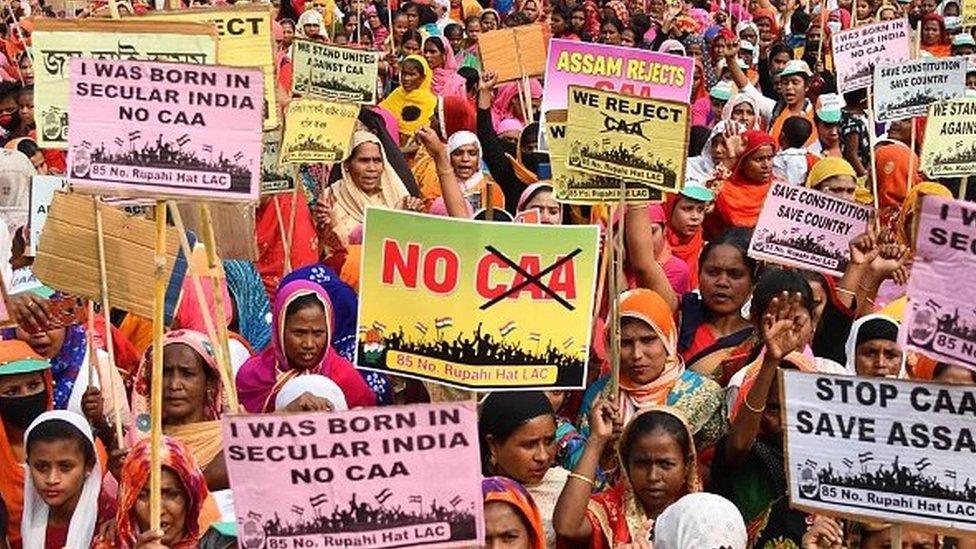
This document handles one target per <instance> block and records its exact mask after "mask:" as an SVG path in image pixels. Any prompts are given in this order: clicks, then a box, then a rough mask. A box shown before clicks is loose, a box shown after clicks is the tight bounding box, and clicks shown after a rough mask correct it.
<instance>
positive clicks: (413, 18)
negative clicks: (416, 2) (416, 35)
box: [403, 6, 420, 30]
mask: <svg viewBox="0 0 976 549" xmlns="http://www.w3.org/2000/svg"><path fill="white" fill-rule="evenodd" d="M403 13H405V14H406V16H407V28H409V29H412V30H417V29H419V28H420V10H419V9H418V8H417V6H410V7H408V8H407V9H406V10H404V12H403Z"/></svg>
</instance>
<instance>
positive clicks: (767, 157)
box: [742, 145, 774, 183]
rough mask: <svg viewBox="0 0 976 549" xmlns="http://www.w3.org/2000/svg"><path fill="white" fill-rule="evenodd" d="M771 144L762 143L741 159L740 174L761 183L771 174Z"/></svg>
mask: <svg viewBox="0 0 976 549" xmlns="http://www.w3.org/2000/svg"><path fill="white" fill-rule="evenodd" d="M773 156H774V155H773V146H772V145H763V146H761V147H759V148H758V149H756V150H755V151H754V152H753V153H752V154H750V155H749V156H747V157H746V158H744V159H743V160H742V175H743V176H745V178H746V179H748V180H750V181H753V182H756V183H762V182H764V181H768V180H769V178H770V176H772V174H773Z"/></svg>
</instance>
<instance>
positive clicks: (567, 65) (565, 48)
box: [542, 39, 695, 113]
mask: <svg viewBox="0 0 976 549" xmlns="http://www.w3.org/2000/svg"><path fill="white" fill-rule="evenodd" d="M694 66H695V62H694V59H692V58H691V57H684V56H677V55H670V54H666V53H658V52H651V51H647V50H642V49H637V48H624V47H619V46H606V45H603V44H590V43H587V42H576V41H571V40H558V39H553V40H550V41H549V57H548V64H547V66H546V85H545V90H544V92H543V94H542V112H543V113H546V112H549V111H551V110H556V109H565V108H567V107H568V106H569V86H571V85H574V84H575V85H577V86H585V87H588V88H597V89H600V90H607V91H613V92H617V93H619V94H621V95H634V96H639V97H654V98H655V99H668V100H671V101H678V102H680V103H688V102H689V100H690V99H691V84H692V80H693V78H692V75H693V72H694Z"/></svg>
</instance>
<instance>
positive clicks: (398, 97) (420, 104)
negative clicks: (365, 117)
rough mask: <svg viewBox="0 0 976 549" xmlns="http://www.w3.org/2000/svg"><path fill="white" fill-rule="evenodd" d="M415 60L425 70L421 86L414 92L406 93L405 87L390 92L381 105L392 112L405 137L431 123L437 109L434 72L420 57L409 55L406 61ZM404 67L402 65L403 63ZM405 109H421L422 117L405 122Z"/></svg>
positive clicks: (401, 86)
mask: <svg viewBox="0 0 976 549" xmlns="http://www.w3.org/2000/svg"><path fill="white" fill-rule="evenodd" d="M407 60H413V61H416V62H417V63H420V66H421V67H423V70H424V79H423V81H422V82H421V83H420V86H419V87H418V88H417V89H415V90H413V91H409V92H408V91H406V90H404V89H403V85H400V86H399V87H398V88H397V89H395V90H393V91H392V92H390V95H388V96H387V97H386V99H384V100H383V101H382V102H381V103H380V107H382V108H384V109H386V110H388V111H390V114H392V115H393V116H394V117H396V119H397V122H398V124H399V126H400V133H401V134H403V135H413V134H415V133H416V132H417V130H419V129H420V128H422V127H424V126H426V125H427V124H428V123H429V122H430V117H431V116H433V115H434V111H435V110H436V109H437V96H436V95H434V92H432V91H431V82H432V81H433V79H434V71H432V70H430V65H428V64H427V60H426V59H424V58H423V57H421V56H419V55H408V56H407V57H406V58H405V59H404V61H407ZM401 65H402V63H401ZM405 107H416V108H418V109H420V116H418V117H417V118H416V119H415V120H405V119H404V118H403V109H404V108H405Z"/></svg>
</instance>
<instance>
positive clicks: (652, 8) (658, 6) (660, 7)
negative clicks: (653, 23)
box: [647, 0, 664, 19]
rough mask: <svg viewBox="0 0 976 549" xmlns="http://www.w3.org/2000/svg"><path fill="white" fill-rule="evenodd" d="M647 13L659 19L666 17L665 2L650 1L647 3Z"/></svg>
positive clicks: (658, 0) (659, 0)
mask: <svg viewBox="0 0 976 549" xmlns="http://www.w3.org/2000/svg"><path fill="white" fill-rule="evenodd" d="M647 12H648V13H649V14H650V15H651V16H653V17H656V18H658V19H660V18H661V16H662V15H664V0H650V2H648V3H647Z"/></svg>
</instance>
